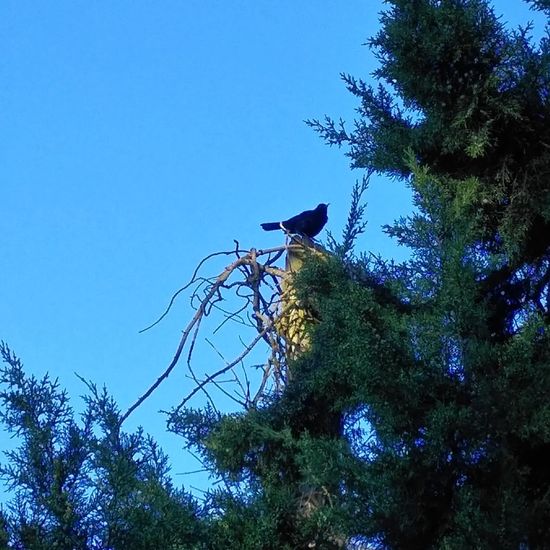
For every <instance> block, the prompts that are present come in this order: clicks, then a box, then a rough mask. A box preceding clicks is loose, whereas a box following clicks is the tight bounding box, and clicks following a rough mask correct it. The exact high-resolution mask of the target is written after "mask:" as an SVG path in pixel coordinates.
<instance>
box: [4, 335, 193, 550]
mask: <svg viewBox="0 0 550 550" xmlns="http://www.w3.org/2000/svg"><path fill="white" fill-rule="evenodd" d="M0 354H1V357H2V360H3V363H4V365H3V367H2V368H1V369H0V381H1V382H2V386H3V387H2V390H1V391H0V404H1V407H0V420H2V422H3V424H4V425H5V426H6V427H7V429H8V430H9V431H10V432H11V433H12V434H13V435H14V436H16V437H17V441H18V442H19V446H18V447H17V448H16V449H15V450H12V451H9V452H7V453H6V454H7V459H8V460H7V462H6V461H4V462H5V464H3V465H2V467H1V468H0V475H1V476H2V478H3V480H4V481H5V482H7V484H8V486H9V487H10V488H11V489H12V491H13V493H14V496H13V498H12V500H11V502H10V504H9V507H8V508H7V510H6V511H5V512H3V513H2V516H1V520H0V521H1V522H0V548H6V549H10V550H52V549H53V548H56V549H64V550H80V549H82V550H84V549H85V550H93V549H97V550H102V549H112V550H118V549H119V550H129V549H132V550H140V549H143V550H153V549H160V548H162V549H167V550H182V549H187V548H199V547H200V546H199V542H200V541H201V540H202V528H201V525H200V518H199V511H198V508H197V506H196V504H194V503H193V502H192V500H191V498H190V497H189V495H187V494H185V493H183V492H182V491H181V490H178V489H175V488H174V487H173V485H172V482H171V480H170V478H169V476H168V472H169V469H168V466H167V459H166V456H164V455H163V453H162V452H161V451H160V450H159V448H158V446H157V445H156V443H155V442H154V441H153V440H152V439H151V438H149V437H146V436H144V435H143V434H142V433H141V431H138V432H137V433H134V434H127V433H123V432H121V431H120V429H119V419H120V413H119V411H118V409H117V407H116V405H115V403H114V402H113V400H112V398H111V397H110V396H109V395H108V394H107V393H106V391H105V390H103V391H99V390H98V389H97V388H95V387H94V386H93V385H91V384H90V385H89V390H90V395H89V396H87V397H86V398H85V401H86V408H85V411H84V413H83V414H82V418H81V421H80V422H79V421H78V420H77V419H76V418H75V414H74V412H73V410H72V408H71V406H70V404H69V398H68V396H67V394H66V392H64V391H63V390H61V389H60V388H59V384H58V382H57V381H55V380H51V379H50V378H49V376H47V375H46V376H45V377H44V378H42V379H36V378H35V377H33V376H26V375H25V373H24V371H23V366H22V363H21V362H20V361H19V359H18V358H17V357H16V356H15V355H14V354H13V353H12V352H11V350H10V349H9V348H8V347H7V346H6V345H5V344H2V345H0Z"/></svg>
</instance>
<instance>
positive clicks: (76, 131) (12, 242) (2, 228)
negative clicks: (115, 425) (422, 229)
mask: <svg viewBox="0 0 550 550" xmlns="http://www.w3.org/2000/svg"><path fill="white" fill-rule="evenodd" d="M496 4H497V10H498V11H500V12H504V13H505V20H507V21H510V22H512V23H513V24H517V23H519V22H522V21H525V20H526V18H533V17H534V14H533V13H532V12H531V13H529V12H528V10H527V8H526V7H525V4H523V3H522V2H519V0H514V1H513V2H506V1H504V0H501V1H499V2H497V3H496ZM381 5H382V3H381V1H379V0H362V1H359V0H348V1H346V2H338V1H336V0H325V1H324V2H318V1H313V0H306V1H302V2H291V1H290V0H287V1H282V2H271V1H268V0H254V1H248V2H245V1H244V0H236V1H233V2H227V1H223V0H215V1H214V0H186V1H185V2H182V1H175V0H174V1H169V0H166V1H163V2H146V1H142V0H139V1H132V2H130V1H120V2H105V1H98V2H89V1H83V0H59V1H57V2H35V1H28V0H4V1H3V2H2V3H1V5H0V48H1V52H2V53H1V57H0V133H1V141H0V192H1V195H0V235H1V238H0V258H1V260H2V282H1V284H0V339H3V340H5V341H6V342H8V344H9V345H10V346H11V347H12V349H13V350H14V351H15V352H16V353H17V354H18V355H19V356H20V358H21V359H22V360H23V361H24V363H25V366H26V369H27V370H28V371H29V372H33V373H35V374H37V375H38V376H41V375H42V374H44V373H45V372H47V371H49V372H50V373H51V374H52V375H53V376H57V377H59V379H60V382H61V384H62V385H63V386H65V387H67V388H68V390H69V392H70V393H71V395H72V396H73V397H74V405H75V406H76V407H79V406H80V405H79V400H78V396H79V395H80V394H82V393H84V392H85V388H84V387H83V385H82V383H81V382H80V381H79V380H78V379H77V378H76V377H75V376H74V374H73V373H74V372H75V371H76V372H78V373H79V374H80V375H81V376H83V377H84V378H87V379H91V380H93V381H95V382H96V383H98V384H106V386H107V387H108V389H109V390H110V392H111V393H112V394H113V395H114V396H115V398H116V399H117V401H118V402H119V404H120V406H121V408H122V409H125V408H126V407H127V406H129V405H130V404H131V403H132V402H133V401H134V400H135V399H136V398H137V397H138V396H139V395H140V394H141V393H142V392H143V391H144V390H145V389H146V388H147V387H148V386H149V385H150V383H151V382H152V381H154V380H155V379H156V378H157V376H158V375H159V374H160V373H161V372H162V371H163V370H164V368H165V366H166V364H167V363H168V361H169V360H170V358H171V356H172V354H173V351H174V349H175V346H176V344H177V342H178V340H179V337H180V331H181V329H182V328H183V327H184V325H185V324H186V321H187V320H188V319H189V317H190V315H191V314H192V310H191V309H190V308H189V305H188V303H187V301H186V300H185V299H183V300H182V301H181V302H179V303H178V305H177V307H176V308H175V309H174V310H173V312H172V314H171V315H170V316H169V318H168V319H167V320H166V321H165V322H163V324H161V325H160V326H158V327H157V328H156V329H154V330H152V331H149V332H147V333H145V334H142V335H139V334H138V330H139V329H141V328H143V327H144V326H146V325H148V324H149V323H150V322H151V321H153V320H154V319H155V318H156V316H157V315H158V314H159V313H160V312H161V311H162V310H163V309H164V307H165V305H166V303H167V300H168V299H169V297H170V295H171V294H172V292H173V291H174V290H176V289H177V288H179V287H180V286H182V284H183V283H184V282H185V281H186V280H187V278H188V277H189V275H190V274H191V272H192V270H193V268H194V266H195V265H196V263H197V262H198V261H199V260H200V259H201V258H202V257H203V256H205V255H206V254H208V253H211V252H214V251H217V250H224V249H228V248H231V247H232V246H233V239H237V240H239V241H240V243H241V246H243V247H245V248H249V247H252V246H254V247H258V248H261V247H266V246H271V245H275V244H279V243H280V242H281V236H280V234H275V233H270V234H268V233H264V232H262V231H261V229H260V228H259V223H260V222H261V221H271V220H273V219H277V218H279V217H288V216H289V215H292V214H294V213H296V212H298V211H300V210H303V209H306V208H311V207H313V206H315V205H316V204H317V203H318V202H321V201H322V202H330V203H331V206H330V210H329V216H330V221H329V226H328V227H329V228H330V230H331V231H333V232H334V233H335V234H339V233H340V231H341V228H342V226H343V225H344V223H345V217H346V213H347V209H348V206H349V194H350V190H351V187H352V185H353V182H354V180H355V179H357V178H360V177H361V173H359V172H355V173H354V172H351V171H350V170H349V166H348V160H347V159H346V158H345V157H344V154H343V151H339V150H337V149H329V148H327V147H326V146H324V145H323V144H322V142H321V141H320V140H319V139H318V137H317V136H316V135H315V134H314V133H313V132H312V131H311V130H310V129H309V128H307V127H306V126H305V124H304V123H303V120H304V119H306V118H314V117H322V116H323V115H324V114H325V113H327V114H330V115H333V116H335V117H338V116H343V117H344V118H345V119H347V120H351V119H352V118H353V109H354V106H355V100H354V98H353V97H352V96H351V95H350V94H349V93H348V92H347V91H346V90H345V88H344V86H343V84H342V83H341V81H340V80H339V73H340V72H349V73H352V74H354V75H355V76H361V77H364V78H366V77H368V74H369V73H370V72H371V71H372V70H373V68H374V67H375V64H374V59H373V56H372V54H371V53H370V52H369V50H368V48H366V47H363V46H362V44H363V43H364V42H365V41H366V39H367V38H368V37H369V36H371V35H372V34H373V33H374V32H375V31H376V29H377V28H378V21H377V19H378V17H377V13H378V12H379V10H380V8H381ZM367 202H368V205H369V207H368V219H369V228H368V231H367V233H366V234H365V235H364V236H363V237H362V238H361V240H360V243H359V248H360V249H362V250H373V251H375V252H381V253H382V254H383V255H384V256H386V257H391V256H394V257H395V256H397V257H402V256H403V252H401V251H399V250H396V248H395V247H394V246H393V245H392V244H391V243H389V241H388V240H387V239H386V238H385V236H383V235H382V233H381V231H380V226H381V225H382V224H384V223H390V222H391V221H392V220H393V219H394V218H396V217H397V216H400V215H403V214H407V213H408V212H409V211H410V209H411V206H410V202H409V195H408V192H406V191H405V190H404V189H403V187H402V185H401V184H399V183H396V182H388V181H384V180H376V181H374V182H373V184H372V187H371V190H370V192H369V194H368V196H367ZM218 267H219V264H218ZM211 274H215V270H213V271H212V272H211ZM237 337H238V331H237V330H236V329H235V331H234V332H233V333H232V332H231V331H228V332H226V333H225V336H224V338H226V339H227V341H226V342H225V343H224V340H223V339H222V340H221V342H220V344H219V345H220V347H221V348H223V347H224V345H225V344H227V346H228V347H229V348H230V349H233V348H232V346H233V345H234V344H233V343H232V342H231V341H230V340H231V339H233V341H234V340H236V339H237ZM219 366H220V363H219V360H218V359H217V357H216V355H215V354H214V353H212V352H210V353H208V352H206V351H205V352H204V354H203V355H202V357H201V358H199V360H198V364H197V368H198V370H199V371H201V370H202V371H203V372H210V371H211V370H213V369H215V368H217V367H219ZM190 387H191V383H190V382H189V381H188V380H187V379H186V378H185V369H184V367H183V365H182V366H181V367H180V368H179V369H178V370H176V371H175V372H174V373H173V374H172V376H171V377H170V379H169V382H168V383H165V384H164V385H163V386H161V388H160V389H159V390H158V391H157V393H156V394H155V395H154V396H153V397H152V398H151V399H150V400H149V401H147V402H146V403H145V404H144V405H143V406H142V407H141V409H140V410H138V411H137V412H136V413H135V414H134V416H133V417H132V418H131V419H130V420H129V422H128V426H127V427H128V428H132V427H135V426H137V425H138V424H141V425H143V426H144V427H145V429H146V430H147V431H149V432H151V433H153V434H154V435H155V437H156V438H157V439H158V440H159V441H160V442H161V444H162V445H163V447H164V448H165V449H166V450H167V451H168V453H169V455H170V457H171V459H172V461H173V463H174V471H175V472H182V471H185V470H191V469H194V468H195V467H196V464H195V463H194V462H193V461H192V460H190V459H189V458H188V457H187V455H185V454H184V453H182V451H181V450H180V448H181V446H182V442H181V441H180V440H179V439H177V438H176V437H175V436H171V435H169V434H167V433H165V430H164V417H163V416H161V415H159V414H158V413H157V411H158V410H159V409H161V408H169V407H170V406H171V405H175V404H177V403H178V401H179V399H180V398H181V396H183V395H184V394H185V393H187V391H189V389H190ZM2 438H3V441H4V442H5V441H6V439H5V436H1V437H0V442H2ZM182 481H183V482H184V483H185V484H189V483H191V484H193V483H195V484H200V481H198V482H194V481H193V480H189V479H188V478H182Z"/></svg>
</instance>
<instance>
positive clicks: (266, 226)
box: [261, 222, 281, 231]
mask: <svg viewBox="0 0 550 550" xmlns="http://www.w3.org/2000/svg"><path fill="white" fill-rule="evenodd" d="M261 225H262V229H263V230H264V231H276V230H277V229H281V224H280V223H279V222H268V223H262V224H261Z"/></svg>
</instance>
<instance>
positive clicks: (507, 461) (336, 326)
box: [176, 0, 550, 548]
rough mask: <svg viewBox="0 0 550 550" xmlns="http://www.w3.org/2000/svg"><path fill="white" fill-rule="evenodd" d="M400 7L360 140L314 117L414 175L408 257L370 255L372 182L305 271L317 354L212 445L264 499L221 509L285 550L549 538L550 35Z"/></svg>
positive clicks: (336, 139)
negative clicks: (338, 233) (362, 239)
mask: <svg viewBox="0 0 550 550" xmlns="http://www.w3.org/2000/svg"><path fill="white" fill-rule="evenodd" d="M533 4H534V5H536V6H537V7H538V8H541V9H544V8H545V7H546V6H545V5H544V3H541V2H533ZM388 5H389V9H388V10H387V11H386V13H385V14H384V15H383V16H382V29H381V31H380V33H379V34H378V35H377V36H376V37H375V38H373V39H372V40H371V41H370V45H371V47H373V48H374V50H375V51H376V53H377V55H378V58H379V60H380V68H379V70H378V71H377V72H376V75H375V76H376V77H377V78H378V80H379V85H378V87H372V86H369V85H368V84H366V83H365V82H363V81H361V80H357V79H355V78H353V77H351V76H347V75H346V76H344V80H345V82H346V84H347V86H348V88H349V89H350V91H351V92H352V93H353V94H354V95H356V96H357V97H358V98H359V100H360V107H359V115H360V118H359V120H357V121H355V124H354V127H353V131H351V132H348V131H347V130H346V127H345V124H344V123H343V122H342V121H340V122H338V123H336V122H334V121H333V120H331V119H330V118H326V119H325V121H324V122H323V123H321V122H319V121H311V122H310V124H311V125H312V126H313V127H314V128H315V129H316V130H318V131H319V132H320V133H321V135H322V136H323V137H324V138H325V140H326V141H327V142H328V143H329V144H338V145H342V144H344V145H348V146H349V150H348V154H349V156H350V158H351V159H352V165H353V166H354V167H361V168H366V169H367V171H368V172H371V171H372V170H376V171H379V172H382V173H386V174H389V175H391V176H394V177H396V178H401V179H405V180H406V181H407V183H408V184H409V185H410V186H411V187H412V190H413V195H414V201H415V207H416V211H415V213H414V214H413V215H411V216H410V217H408V218H403V219H401V220H398V221H397V222H395V223H394V224H392V225H388V226H387V227H386V231H387V232H388V233H389V234H390V235H391V236H393V237H394V238H396V239H397V240H398V241H399V242H400V243H401V244H403V245H405V246H407V247H408V248H409V249H410V251H411V258H410V260H409V261H407V262H404V263H403V264H401V265H395V264H393V263H391V262H385V261H383V260H381V259H379V258H373V257H371V256H359V257H358V258H357V257H356V256H355V255H354V254H353V244H354V242H355V237H356V236H357V235H358V234H359V233H360V232H361V231H363V230H364V227H365V226H364V224H363V222H362V221H361V218H362V215H363V214H364V210H363V209H362V207H361V206H360V198H361V192H362V191H363V190H364V189H362V188H359V187H356V188H355V190H354V195H353V200H352V208H351V211H350V217H349V220H348V224H347V226H346V229H345V231H344V236H343V240H342V243H341V244H338V243H336V242H335V240H334V239H333V238H332V237H331V239H330V243H329V244H330V246H331V250H332V251H333V252H334V257H331V258H328V259H323V260H318V259H316V258H314V257H313V258H310V260H309V261H308V262H307V263H306V265H305V266H304V267H303V268H302V269H301V271H300V272H299V274H298V276H297V277H296V284H297V287H298V291H299V299H300V303H301V304H302V305H303V306H304V307H305V308H307V309H309V310H310V311H311V312H312V316H311V317H312V318H315V319H317V322H316V323H314V324H312V326H311V327H310V337H311V342H312V347H311V350H310V351H309V352H308V353H307V354H304V355H302V356H301V357H299V358H298V359H296V360H295V361H294V362H293V363H292V364H291V365H290V369H291V373H292V376H291V378H290V380H289V382H288V384H287V386H286V388H285V391H284V392H283V394H282V395H281V396H280V397H279V398H277V399H275V400H274V401H273V402H272V403H271V404H269V405H266V406H265V407H264V408H263V409H262V410H260V411H247V412H244V413H242V414H240V415H234V416H231V417H225V418H220V419H219V420H218V421H217V422H214V423H213V424H211V425H210V427H209V429H208V433H207V434H205V437H203V438H202V439H201V440H200V441H199V440H195V443H196V444H197V445H198V447H199V449H201V448H202V449H203V452H205V453H206V454H207V455H208V456H209V457H210V459H211V460H212V462H213V464H216V467H217V468H218V472H219V473H222V472H224V471H225V472H228V473H230V474H231V476H232V479H234V480H237V482H240V483H243V482H245V483H246V485H241V486H240V490H241V491H243V490H247V491H248V492H249V493H248V494H250V495H251V498H250V500H242V499H241V500H238V509H239V513H238V519H237V517H236V516H235V514H234V506H235V504H234V502H233V501H231V503H226V504H225V507H223V506H222V510H220V511H219V513H220V514H221V516H220V517H221V518H224V519H225V520H226V521H229V518H233V519H231V521H232V522H235V525H237V526H238V527H237V528H236V529H237V531H238V532H240V533H243V532H246V533H248V535H247V536H252V537H253V535H250V533H255V532H256V531H255V523H256V522H260V520H259V518H262V522H267V523H262V525H263V526H264V528H266V529H267V530H268V532H269V533H270V534H272V536H273V540H274V541H276V544H277V545H278V547H281V548H282V547H285V545H288V544H290V545H291V547H307V546H308V545H312V544H313V543H315V544H316V545H318V547H326V548H332V547H334V548H341V547H342V546H343V545H344V544H345V543H346V541H347V543H352V542H353V541H368V542H369V544H371V545H379V546H380V547H388V548H518V547H525V548H539V547H544V545H545V544H546V543H547V541H548V540H550V527H549V525H550V522H549V521H548V518H549V517H550V508H549V499H550V497H549V495H550V476H549V474H548V469H547V468H546V467H545V466H544V465H545V464H548V463H550V438H549V433H548V431H549V430H548V426H549V413H548V405H547V396H548V395H550V357H549V356H548V353H549V351H548V350H549V349H550V346H549V344H550V342H549V341H548V337H549V335H548V329H549V327H548V324H549V322H550V311H549V297H550V294H549V292H550V290H549V284H550V188H549V185H548V182H549V181H550V179H549V176H550V156H549V153H550V147H549V145H548V144H549V143H550V134H549V132H550V120H549V116H550V106H549V97H550V93H549V92H550V71H549V60H550V55H549V49H548V44H549V43H548V41H547V40H546V39H545V40H543V41H542V42H541V44H540V45H539V46H535V45H533V44H532V43H531V41H530V40H529V37H528V33H529V29H524V30H522V29H520V30H518V31H511V30H508V29H506V28H504V26H503V25H502V23H501V22H500V21H499V19H498V18H497V17H496V15H495V14H494V13H493V11H492V9H491V8H490V7H489V6H488V3H487V2H485V1H483V0H460V1H459V0H438V1H436V0H392V1H390V2H388ZM176 424H177V422H176ZM245 487H246V489H245ZM308 495H310V496H311V497H312V498H311V499H310V500H308ZM313 497H315V498H313ZM305 503H307V505H306V504H305ZM306 509H307V512H306ZM244 510H246V512H244ZM249 514H251V515H249ZM265 525H269V528H267V527H265ZM245 526H246V527H245ZM243 540H245V538H243V537H242V536H241V538H240V539H239V541H240V542H239V543H242V541H243ZM246 540H255V539H246ZM270 542H271V541H270ZM251 547H254V546H251Z"/></svg>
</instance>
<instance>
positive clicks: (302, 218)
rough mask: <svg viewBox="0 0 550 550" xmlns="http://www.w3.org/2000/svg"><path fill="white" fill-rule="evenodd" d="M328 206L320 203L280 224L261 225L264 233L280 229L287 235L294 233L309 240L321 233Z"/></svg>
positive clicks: (325, 220)
mask: <svg viewBox="0 0 550 550" xmlns="http://www.w3.org/2000/svg"><path fill="white" fill-rule="evenodd" d="M327 209H328V204H324V203H321V204H320V205H319V206H317V208H315V209H313V210H304V212H301V213H300V214H297V215H296V216H293V217H292V218H288V220H285V221H282V222H268V223H262V224H261V225H262V229H263V230H264V231H276V230H277V229H282V230H283V231H286V232H287V233H296V234H298V235H302V236H304V237H309V238H310V239H311V238H313V237H315V235H318V234H319V233H320V232H321V229H323V227H324V226H325V224H326V223H327V220H328V216H327Z"/></svg>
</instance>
